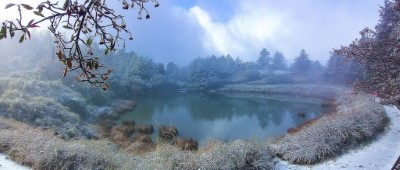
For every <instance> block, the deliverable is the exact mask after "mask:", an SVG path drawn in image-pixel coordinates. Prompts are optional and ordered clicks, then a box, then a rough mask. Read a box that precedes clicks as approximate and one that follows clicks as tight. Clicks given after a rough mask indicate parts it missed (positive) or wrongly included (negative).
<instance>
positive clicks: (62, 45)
mask: <svg viewBox="0 0 400 170" xmlns="http://www.w3.org/2000/svg"><path fill="white" fill-rule="evenodd" d="M151 1H152V3H153V4H154V7H158V6H159V3H158V2H157V0H151ZM120 2H121V5H122V9H123V10H128V9H132V10H135V8H137V11H138V17H137V19H142V14H143V13H145V18H146V19H150V14H149V12H148V10H147V8H146V7H145V4H146V3H148V2H149V0H131V1H130V2H128V1H127V0H122V1H121V0H120ZM12 7H17V10H18V14H19V17H18V18H17V19H16V20H15V21H8V20H6V21H4V22H2V26H1V30H0V40H1V39H4V38H7V37H8V35H9V36H10V37H11V38H13V37H14V36H15V33H16V32H18V31H19V32H22V35H21V37H20V38H19V42H20V43H22V42H23V41H24V40H27V39H30V38H31V32H30V30H31V29H33V28H35V27H39V25H40V24H41V23H43V22H46V21H48V22H49V23H50V26H49V27H48V29H49V30H50V32H51V33H52V34H53V36H54V37H55V41H54V43H55V44H56V48H57V50H56V51H57V52H56V56H57V58H58V59H59V60H60V61H61V62H62V63H63V64H64V66H63V74H62V75H63V77H65V76H66V75H67V73H68V72H70V71H72V70H80V71H81V73H80V74H79V76H77V77H76V79H77V81H81V82H88V83H90V84H91V85H93V86H96V87H100V88H102V89H103V90H107V89H108V88H109V86H108V84H107V83H106V80H107V79H108V77H109V76H110V74H111V72H112V69H110V68H107V67H106V66H105V65H104V64H101V62H100V56H95V55H94V53H93V51H92V45H93V42H98V43H99V45H100V46H102V47H103V48H104V49H105V51H104V55H108V54H109V53H110V52H112V51H115V50H116V49H115V46H116V45H118V44H120V43H122V44H123V46H124V47H125V39H124V38H123V37H122V35H121V34H122V33H124V34H125V35H128V37H129V38H128V39H129V40H132V39H133V35H132V33H131V32H130V31H129V30H128V29H127V27H126V21H125V19H124V16H122V15H120V14H117V13H116V10H115V9H112V8H110V7H108V5H107V2H106V0H85V1H84V2H83V0H82V2H81V1H78V0H74V1H73V0H65V1H64V3H63V4H62V5H61V4H59V2H50V1H49V0H47V1H44V2H41V3H40V4H39V5H38V6H37V7H36V8H33V7H32V6H30V5H28V4H14V3H10V4H7V5H6V6H5V9H8V8H12ZM22 10H28V11H32V12H33V13H34V14H35V15H37V16H40V17H42V19H40V20H39V21H35V20H30V21H29V22H28V23H27V24H24V23H23V22H22V19H23V16H22V12H21V11H22ZM47 13H49V15H44V14H47ZM61 32H66V33H61Z"/></svg>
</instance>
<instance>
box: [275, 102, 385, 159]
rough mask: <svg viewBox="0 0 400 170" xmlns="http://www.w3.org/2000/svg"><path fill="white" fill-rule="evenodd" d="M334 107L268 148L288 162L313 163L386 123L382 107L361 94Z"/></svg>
mask: <svg viewBox="0 0 400 170" xmlns="http://www.w3.org/2000/svg"><path fill="white" fill-rule="evenodd" d="M337 110H338V111H337V112H336V113H332V114H325V115H324V116H322V117H319V118H317V119H316V120H310V121H309V122H308V123H306V124H304V125H302V126H300V127H299V128H298V129H297V130H293V131H292V132H291V133H289V134H288V135H286V136H284V137H282V138H277V139H275V140H274V141H272V143H271V146H270V149H271V150H272V151H273V152H274V153H275V154H277V155H278V156H279V157H281V158H282V159H284V160H288V161H289V162H291V163H296V164H315V163H318V162H320V161H323V160H326V159H329V158H332V157H335V156H337V155H340V154H342V153H344V152H346V151H348V150H349V149H350V148H355V147H357V146H359V145H360V144H362V143H365V141H369V140H371V139H373V138H375V137H376V136H377V135H378V134H379V133H380V132H382V131H383V130H384V129H385V127H386V125H387V122H388V117H387V116H386V114H385V110H384V109H383V107H382V106H381V105H380V104H378V103H376V102H374V101H373V99H372V98H371V97H370V96H368V95H365V94H358V95H357V96H352V97H349V98H342V99H340V105H339V106H338V108H337Z"/></svg>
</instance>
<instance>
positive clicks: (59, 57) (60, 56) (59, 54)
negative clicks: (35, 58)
mask: <svg viewBox="0 0 400 170" xmlns="http://www.w3.org/2000/svg"><path fill="white" fill-rule="evenodd" d="M57 57H58V59H59V60H61V59H62V53H61V50H60V51H58V52H57Z"/></svg>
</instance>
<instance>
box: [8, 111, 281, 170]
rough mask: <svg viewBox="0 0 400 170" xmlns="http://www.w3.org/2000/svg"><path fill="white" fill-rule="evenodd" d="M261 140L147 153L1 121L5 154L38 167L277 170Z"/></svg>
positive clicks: (165, 147)
mask: <svg viewBox="0 0 400 170" xmlns="http://www.w3.org/2000/svg"><path fill="white" fill-rule="evenodd" d="M266 148H267V147H266V145H265V143H262V142H260V141H255V140H252V141H242V140H238V141H234V142H231V143H222V142H212V143H210V144H209V146H207V147H205V148H202V149H201V150H199V151H197V152H193V151H181V150H179V149H178V148H176V147H173V146H171V145H168V144H165V143H160V144H158V145H157V147H156V148H155V149H154V150H152V151H150V152H148V153H144V154H142V155H137V154H134V153H130V152H129V151H128V150H126V149H124V148H118V147H117V146H116V145H115V144H113V143H111V142H110V141H109V140H107V139H103V140H84V139H80V140H73V141H68V142H67V141H64V140H62V139H60V138H58V137H56V136H54V135H52V132H51V131H43V130H42V129H38V128H34V127H31V126H29V125H26V124H24V123H21V122H17V121H14V120H10V119H7V118H4V117H0V152H3V153H5V154H7V155H9V156H10V157H11V158H12V159H13V160H15V161H17V162H19V163H22V164H24V165H28V166H30V167H32V168H33V169H251V168H253V169H271V168H272V167H273V164H272V156H271V155H270V154H269V152H268V151H267V150H266Z"/></svg>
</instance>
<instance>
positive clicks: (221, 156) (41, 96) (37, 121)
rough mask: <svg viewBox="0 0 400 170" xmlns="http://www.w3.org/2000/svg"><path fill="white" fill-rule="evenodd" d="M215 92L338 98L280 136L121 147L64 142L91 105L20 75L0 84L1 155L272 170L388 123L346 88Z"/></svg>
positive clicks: (45, 161)
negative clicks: (194, 145)
mask: <svg viewBox="0 0 400 170" xmlns="http://www.w3.org/2000/svg"><path fill="white" fill-rule="evenodd" d="M219 91H221V92H251V93H260V94H286V95H304V96H311V97H322V98H338V99H337V102H338V103H337V104H338V108H337V109H336V110H337V112H335V113H331V114H325V115H324V116H322V117H320V118H318V119H316V120H315V121H312V122H311V123H309V124H307V125H306V126H303V127H302V128H301V130H298V131H296V132H293V133H290V134H287V135H286V136H283V137H281V138H276V139H273V140H269V141H266V140H237V141H232V142H229V143H224V142H211V143H209V144H208V145H207V146H206V147H203V148H199V149H198V150H197V151H182V150H180V149H179V148H177V147H174V146H172V145H169V144H166V143H162V142H159V143H157V142H156V143H152V142H153V141H152V142H148V143H151V145H146V144H145V141H147V139H148V137H146V136H143V137H142V138H139V137H137V139H136V140H137V141H140V142H142V143H137V142H136V143H135V141H131V139H130V138H129V135H127V136H128V137H126V142H127V143H124V146H122V145H117V144H116V143H118V142H116V141H114V140H115V139H118V140H119V139H120V138H115V139H114V138H112V137H109V138H110V139H108V138H103V139H100V140H88V139H82V138H75V140H63V138H64V139H66V138H74V136H77V135H85V134H83V133H90V132H87V130H86V131H85V129H83V128H82V127H85V126H86V125H83V124H82V121H81V119H82V117H81V116H82V115H85V114H88V110H96V108H97V107H96V106H94V105H87V100H86V99H85V98H84V97H82V94H81V93H78V92H77V91H75V90H72V89H71V88H69V87H68V86H65V85H64V84H63V83H62V82H61V81H60V80H53V81H49V80H46V81H41V80H40V79H37V78H32V77H30V75H26V74H25V75H23V76H22V77H21V76H15V77H7V78H0V152H4V153H6V154H7V155H9V156H11V157H12V158H13V159H14V160H16V161H18V162H20V163H23V164H25V165H29V166H31V167H33V168H34V169H271V168H273V162H272V158H273V155H278V156H280V157H281V158H283V159H285V160H288V161H290V162H292V163H298V164H314V163H317V162H320V161H324V160H326V159H329V158H332V157H334V156H337V155H339V154H341V153H344V152H346V151H347V150H349V149H350V148H353V147H356V146H359V145H360V144H362V143H364V142H365V141H368V140H370V139H373V138H374V137H375V136H376V135H377V134H378V133H380V132H381V131H382V130H383V129H384V127H385V125H386V123H387V117H386V115H385V113H384V110H383V108H382V106H381V105H379V104H377V103H375V102H374V101H373V100H372V99H371V98H370V97H368V96H367V95H365V94H359V95H357V96H350V94H345V95H344V97H339V96H341V95H343V94H344V93H343V92H344V91H346V90H343V89H341V88H336V87H326V86H321V85H229V86H225V87H223V88H221V89H219ZM119 103H122V104H123V105H124V106H126V103H125V104H124V102H119ZM116 108H117V107H116ZM118 108H120V107H118ZM104 110H107V109H104ZM89 114H90V112H89ZM3 116H4V117H3ZM6 117H8V118H6ZM9 118H12V119H14V120H11V119H9ZM15 120H18V121H15ZM22 122H24V123H22ZM38 127H40V128H38ZM111 128H112V126H111ZM43 129H48V130H43ZM133 129H134V128H131V130H133ZM111 130H112V129H111ZM114 130H115V132H117V131H116V130H117V129H114ZM131 130H130V131H131ZM118 132H119V131H118ZM55 134H58V135H55ZM65 135H67V137H65ZM117 135H119V133H115V135H114V136H117ZM117 137H118V136H117ZM125 144H126V145H125Z"/></svg>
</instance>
